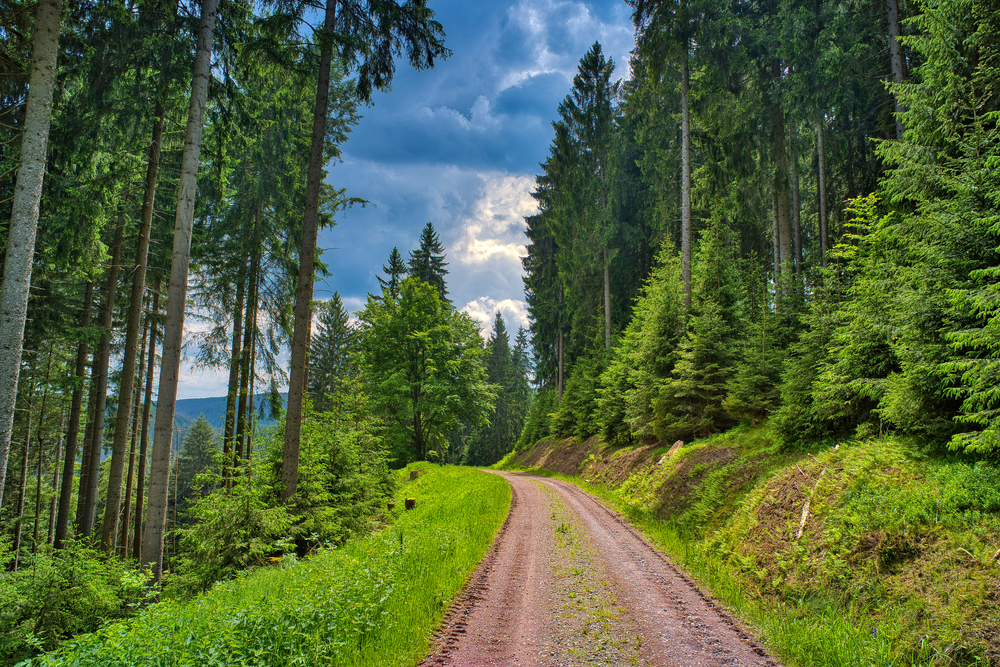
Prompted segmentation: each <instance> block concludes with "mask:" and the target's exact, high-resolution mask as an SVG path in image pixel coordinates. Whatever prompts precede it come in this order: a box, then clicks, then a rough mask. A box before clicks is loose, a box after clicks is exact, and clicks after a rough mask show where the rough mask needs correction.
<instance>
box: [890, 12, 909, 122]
mask: <svg viewBox="0 0 1000 667" xmlns="http://www.w3.org/2000/svg"><path fill="white" fill-rule="evenodd" d="M885 4H886V10H887V13H888V18H889V55H890V56H891V57H892V80H893V82H894V83H903V80H904V79H906V62H905V61H904V60H903V44H902V43H901V41H900V37H901V36H902V34H903V31H902V28H901V27H900V24H899V5H898V3H897V1H896V0H886V3H885ZM893 97H894V98H895V99H896V139H902V138H903V132H905V131H906V128H905V127H904V126H903V119H902V118H901V117H900V114H902V113H903V112H904V111H905V110H906V109H904V108H903V106H902V105H901V104H900V103H899V98H896V96H895V95H894V96H893Z"/></svg>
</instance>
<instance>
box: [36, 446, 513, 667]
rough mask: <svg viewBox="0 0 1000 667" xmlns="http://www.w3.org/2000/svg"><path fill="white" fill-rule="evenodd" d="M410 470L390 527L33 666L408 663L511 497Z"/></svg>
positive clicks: (481, 480)
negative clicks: (411, 501)
mask: <svg viewBox="0 0 1000 667" xmlns="http://www.w3.org/2000/svg"><path fill="white" fill-rule="evenodd" d="M412 468H426V469H427V471H426V473H425V474H423V475H421V476H420V477H419V478H418V479H417V480H416V481H413V482H410V481H406V482H403V483H401V484H400V492H399V495H400V497H399V498H398V499H397V506H396V509H395V510H393V512H394V513H395V514H396V515H397V516H396V520H395V521H394V523H393V524H392V526H391V527H389V528H387V529H386V530H384V531H382V532H381V533H377V534H374V535H371V536H369V537H366V538H364V539H360V540H353V541H351V542H349V543H348V544H347V545H345V546H344V547H343V548H342V549H338V550H335V551H326V552H322V553H320V554H318V555H316V556H315V557H313V558H310V559H309V560H307V561H303V562H300V563H287V564H285V566H283V567H282V566H279V567H275V568H270V569H266V570H259V571H256V572H254V573H253V574H251V575H249V576H247V577H244V578H242V579H239V580H235V581H229V582H226V583H223V584H219V585H217V586H216V587H215V588H213V589H212V590H211V591H209V592H208V593H207V594H205V595H203V596H200V597H198V598H195V599H194V600H192V601H190V602H183V603H175V602H170V601H168V602H163V603H161V604H158V605H154V606H153V607H151V608H149V609H148V610H146V611H144V612H143V613H141V614H140V615H139V616H137V617H136V618H134V619H131V620H129V621H126V622H122V623H115V624H111V625H109V626H106V627H105V628H103V629H101V630H100V631H98V632H96V633H93V634H91V635H85V636H83V637H79V638H77V639H75V640H73V641H71V642H68V643H67V645H66V646H65V647H64V648H63V649H61V650H60V651H59V652H58V653H57V654H55V655H52V656H43V657H41V658H38V659H36V660H35V661H34V662H32V663H31V664H33V665H101V666H102V667H103V666H112V665H275V666H277V665H320V664H322V665H365V666H375V665H413V664H415V663H416V662H417V661H418V660H419V659H420V658H421V657H422V656H423V655H424V653H425V652H426V650H427V648H428V638H429V636H430V633H431V632H432V630H433V629H434V628H435V627H437V625H438V624H439V623H440V621H441V617H442V615H443V612H444V610H445V608H446V607H447V606H448V603H449V602H450V600H451V599H452V597H453V596H454V595H455V594H456V592H457V591H458V590H459V589H460V588H461V586H462V585H463V584H464V583H465V580H466V579H467V577H468V576H469V574H470V573H471V572H472V569H473V568H474V567H475V565H476V564H477V563H478V562H479V560H480V559H481V558H482V556H483V554H484V553H485V552H486V549H487V548H488V547H489V545H490V544H491V543H492V541H493V537H494V536H495V535H496V533H497V531H498V530H499V529H500V526H501V524H502V523H503V520H504V518H505V517H506V515H507V511H508V509H509V507H510V499H511V493H510V487H509V485H508V484H507V483H506V482H505V481H503V480H502V479H501V478H499V477H497V476H494V475H488V474H485V473H482V472H478V471H475V470H470V469H467V468H455V467H446V468H440V467H438V466H434V465H431V464H426V463H424V464H417V465H413V466H410V469H412ZM408 470H409V469H408ZM408 470H406V471H402V472H401V475H403V479H408ZM404 497H408V498H415V499H416V507H415V509H413V510H411V511H409V512H404V511H403V510H402V506H403V498H404Z"/></svg>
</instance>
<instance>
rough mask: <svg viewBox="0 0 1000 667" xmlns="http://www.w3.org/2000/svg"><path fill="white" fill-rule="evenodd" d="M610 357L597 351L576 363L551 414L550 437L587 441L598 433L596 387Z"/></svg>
mask: <svg viewBox="0 0 1000 667" xmlns="http://www.w3.org/2000/svg"><path fill="white" fill-rule="evenodd" d="M608 356H609V354H608V353H607V352H606V351H605V350H604V349H602V348H597V349H595V350H593V351H591V352H589V353H587V354H586V355H585V356H583V357H580V358H579V359H577V360H576V363H575V364H574V365H573V368H572V369H571V370H572V372H571V373H570V376H569V380H568V381H567V382H566V389H565V390H564V391H563V395H562V399H561V400H560V401H559V407H558V409H557V410H556V411H555V412H554V413H553V415H552V423H551V425H550V428H551V430H552V434H553V435H556V436H560V437H563V438H569V437H573V436H575V437H577V438H579V439H580V440H586V439H587V438H589V437H590V436H592V435H596V434H597V432H598V431H599V430H600V424H599V422H598V414H597V409H598V403H597V399H598V393H597V392H598V388H599V387H600V379H601V374H602V373H603V372H604V368H605V366H606V364H607V358H608Z"/></svg>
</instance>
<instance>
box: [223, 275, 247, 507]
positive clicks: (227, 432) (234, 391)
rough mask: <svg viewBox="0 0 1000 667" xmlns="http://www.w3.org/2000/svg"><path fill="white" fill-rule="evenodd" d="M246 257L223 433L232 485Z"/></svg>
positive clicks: (227, 478)
mask: <svg viewBox="0 0 1000 667" xmlns="http://www.w3.org/2000/svg"><path fill="white" fill-rule="evenodd" d="M246 279H247V276H246V256H244V260H243V265H242V266H241V267H240V272H239V277H238V278H237V283H236V309H235V311H234V313H233V345H232V351H231V352H230V354H229V391H228V392H227V393H226V425H225V428H224V429H223V432H222V461H223V463H222V483H223V484H224V485H225V487H226V488H227V489H228V488H229V487H230V484H231V477H230V475H231V464H232V457H233V437H234V436H235V434H236V403H237V401H238V400H239V391H240V387H239V385H240V350H241V349H242V348H241V347H240V344H241V343H242V342H243V341H242V338H243V307H244V305H245V302H246Z"/></svg>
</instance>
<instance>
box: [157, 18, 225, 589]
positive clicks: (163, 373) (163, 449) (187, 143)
mask: <svg viewBox="0 0 1000 667" xmlns="http://www.w3.org/2000/svg"><path fill="white" fill-rule="evenodd" d="M217 8H218V0H202V3H201V21H200V25H199V28H198V53H197V55H196V57H195V63H194V75H193V77H192V81H191V105H190V107H189V108H188V121H187V128H186V130H185V135H184V153H183V155H182V157H181V178H180V183H179V185H178V188H177V214H176V217H175V219H174V247H173V252H172V254H171V257H170V287H169V293H168V297H167V316H166V320H165V322H164V326H163V353H162V360H163V361H162V364H161V366H160V386H159V391H158V393H157V401H156V423H155V425H154V427H153V431H154V437H153V456H152V467H151V469H150V480H149V508H148V510H147V514H146V527H145V529H144V530H143V534H142V558H141V562H142V563H149V564H152V575H153V580H154V581H157V582H158V581H159V580H160V577H161V576H162V574H163V532H164V529H165V528H166V519H167V493H168V489H167V483H168V479H167V476H168V475H169V471H170V441H171V435H172V430H173V422H174V409H175V408H176V404H177V381H178V379H179V373H180V365H181V346H182V344H183V336H184V306H185V301H186V299H187V281H188V267H189V264H190V261H191V227H192V224H193V221H194V199H195V195H196V192H197V186H198V159H199V156H200V153H201V136H202V132H203V130H204V120H205V101H206V99H207V96H208V80H209V77H210V76H211V64H212V39H213V37H212V35H213V31H214V28H215V15H216V10H217Z"/></svg>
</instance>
